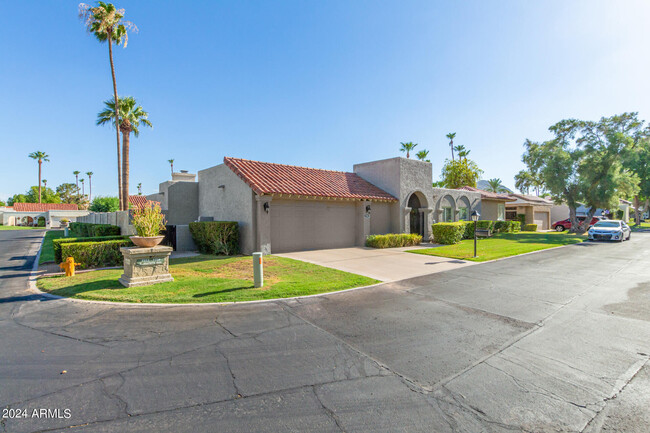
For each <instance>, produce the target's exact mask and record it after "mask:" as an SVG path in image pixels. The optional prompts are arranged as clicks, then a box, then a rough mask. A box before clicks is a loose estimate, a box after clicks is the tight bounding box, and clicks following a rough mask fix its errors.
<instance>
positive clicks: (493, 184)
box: [487, 178, 507, 192]
mask: <svg viewBox="0 0 650 433" xmlns="http://www.w3.org/2000/svg"><path fill="white" fill-rule="evenodd" d="M487 182H488V188H487V190H488V191H490V192H505V191H507V189H506V187H505V186H503V183H501V179H499V178H494V179H490V180H488V181H487Z"/></svg>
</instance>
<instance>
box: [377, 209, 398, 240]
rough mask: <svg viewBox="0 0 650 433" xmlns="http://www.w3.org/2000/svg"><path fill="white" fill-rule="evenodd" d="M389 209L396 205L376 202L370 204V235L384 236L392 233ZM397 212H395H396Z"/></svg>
mask: <svg viewBox="0 0 650 433" xmlns="http://www.w3.org/2000/svg"><path fill="white" fill-rule="evenodd" d="M391 207H397V204H392V203H381V202H376V203H374V202H373V203H372V204H371V209H372V211H371V212H370V234H371V235H385V234H387V233H392V227H391ZM396 212H397V211H396Z"/></svg>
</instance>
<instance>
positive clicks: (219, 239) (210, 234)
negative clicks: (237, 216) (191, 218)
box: [190, 221, 239, 256]
mask: <svg viewBox="0 0 650 433" xmlns="http://www.w3.org/2000/svg"><path fill="white" fill-rule="evenodd" d="M190 233H191V234H192V239H194V243H195V244H196V246H197V247H198V249H199V251H200V252H202V253H204V254H216V255H225V256H232V255H235V254H239V224H238V223H237V222H236V221H203V222H195V223H190Z"/></svg>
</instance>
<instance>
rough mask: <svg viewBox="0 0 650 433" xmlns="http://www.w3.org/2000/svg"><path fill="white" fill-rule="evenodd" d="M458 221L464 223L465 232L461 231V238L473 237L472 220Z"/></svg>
mask: <svg viewBox="0 0 650 433" xmlns="http://www.w3.org/2000/svg"><path fill="white" fill-rule="evenodd" d="M459 222H460V223H462V224H465V232H464V233H463V239H473V238H474V221H459Z"/></svg>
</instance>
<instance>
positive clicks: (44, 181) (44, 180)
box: [42, 179, 47, 188]
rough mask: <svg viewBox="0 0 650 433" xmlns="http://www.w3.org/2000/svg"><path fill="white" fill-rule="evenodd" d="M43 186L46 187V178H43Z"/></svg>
mask: <svg viewBox="0 0 650 433" xmlns="http://www.w3.org/2000/svg"><path fill="white" fill-rule="evenodd" d="M42 182H43V188H47V179H43V181H42Z"/></svg>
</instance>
